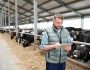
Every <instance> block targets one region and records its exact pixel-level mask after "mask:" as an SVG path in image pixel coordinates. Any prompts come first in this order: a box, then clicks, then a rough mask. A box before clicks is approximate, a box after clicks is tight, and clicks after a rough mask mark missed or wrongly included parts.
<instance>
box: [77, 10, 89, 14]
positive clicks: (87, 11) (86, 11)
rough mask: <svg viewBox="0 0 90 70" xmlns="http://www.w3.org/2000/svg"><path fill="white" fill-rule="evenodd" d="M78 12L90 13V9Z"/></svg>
mask: <svg viewBox="0 0 90 70" xmlns="http://www.w3.org/2000/svg"><path fill="white" fill-rule="evenodd" d="M78 12H79V13H81V14H90V9H84V10H80V11H78Z"/></svg>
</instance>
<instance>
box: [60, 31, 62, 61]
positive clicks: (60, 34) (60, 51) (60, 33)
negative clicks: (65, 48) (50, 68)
mask: <svg viewBox="0 0 90 70" xmlns="http://www.w3.org/2000/svg"><path fill="white" fill-rule="evenodd" d="M59 42H60V44H62V41H61V31H60V36H59ZM60 60H61V49H60V55H59V63H60Z"/></svg>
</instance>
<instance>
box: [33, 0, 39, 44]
mask: <svg viewBox="0 0 90 70" xmlns="http://www.w3.org/2000/svg"><path fill="white" fill-rule="evenodd" d="M33 4H34V42H35V43H36V41H37V23H38V22H37V0H33Z"/></svg>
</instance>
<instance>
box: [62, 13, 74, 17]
mask: <svg viewBox="0 0 90 70" xmlns="http://www.w3.org/2000/svg"><path fill="white" fill-rule="evenodd" d="M61 15H62V16H64V17H68V16H74V15H76V13H74V12H69V13H65V14H61Z"/></svg>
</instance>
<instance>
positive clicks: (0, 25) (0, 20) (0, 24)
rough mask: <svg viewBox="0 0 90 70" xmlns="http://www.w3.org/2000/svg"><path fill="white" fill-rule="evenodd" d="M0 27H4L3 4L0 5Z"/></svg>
mask: <svg viewBox="0 0 90 70" xmlns="http://www.w3.org/2000/svg"><path fill="white" fill-rule="evenodd" d="M0 8H1V9H0V28H2V6H1V5H0Z"/></svg>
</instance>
